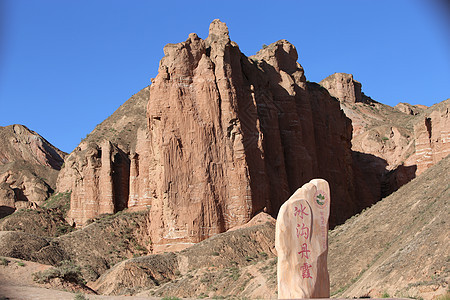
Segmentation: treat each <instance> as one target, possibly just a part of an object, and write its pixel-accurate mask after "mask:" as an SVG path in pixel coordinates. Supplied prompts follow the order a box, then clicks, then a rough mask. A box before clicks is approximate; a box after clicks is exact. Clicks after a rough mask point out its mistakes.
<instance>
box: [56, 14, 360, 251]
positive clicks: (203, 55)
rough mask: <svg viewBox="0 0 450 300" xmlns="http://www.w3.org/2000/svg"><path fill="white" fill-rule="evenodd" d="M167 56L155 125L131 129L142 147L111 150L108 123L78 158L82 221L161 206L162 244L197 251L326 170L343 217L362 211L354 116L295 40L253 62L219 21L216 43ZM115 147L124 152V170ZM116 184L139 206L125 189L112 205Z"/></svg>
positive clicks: (67, 176) (183, 47) (153, 95)
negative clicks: (301, 59)
mask: <svg viewBox="0 0 450 300" xmlns="http://www.w3.org/2000/svg"><path fill="white" fill-rule="evenodd" d="M164 53H165V56H164V58H163V59H162V60H161V63H160V67H159V74H158V76H157V77H156V78H155V79H154V80H153V81H152V85H151V87H150V98H149V101H148V105H147V123H148V125H147V127H146V128H143V127H142V126H141V125H137V126H135V128H139V130H137V129H136V130H134V131H132V133H130V134H129V135H127V136H128V137H133V138H132V139H133V141H134V142H133V145H132V146H129V145H127V144H126V143H124V142H123V140H122V142H121V143H120V141H118V140H117V139H116V140H112V139H108V138H103V140H109V141H110V142H111V144H110V149H112V150H111V151H112V152H110V151H109V150H107V151H104V148H103V147H104V146H103V144H101V143H99V141H98V140H94V139H93V138H92V135H93V134H94V133H95V132H97V135H98V132H100V131H101V132H103V133H109V130H105V129H102V128H104V124H100V125H99V126H98V127H97V128H96V130H95V131H94V132H93V134H91V135H89V136H88V137H87V138H86V140H85V141H84V142H82V143H81V144H80V146H79V148H77V149H76V150H75V151H74V152H73V153H72V154H71V155H70V156H69V158H68V159H67V160H66V167H65V168H64V169H63V170H62V172H61V174H60V176H59V180H58V189H59V190H60V191H66V190H72V207H73V208H72V209H71V212H70V216H71V217H72V218H73V220H74V222H75V223H76V224H78V225H82V224H84V223H85V222H86V221H87V219H88V218H92V217H93V216H95V215H98V214H100V213H102V212H115V211H117V210H120V209H121V208H124V207H128V208H130V209H145V208H150V212H149V214H150V219H151V232H152V242H153V246H154V250H155V251H156V252H157V251H162V250H165V249H166V248H165V247H166V246H167V245H168V246H170V247H171V248H170V249H175V248H177V247H186V245H189V244H192V243H196V242H199V241H201V240H203V239H205V238H207V237H209V236H212V235H215V234H217V233H220V232H223V231H226V230H228V229H230V228H232V227H235V226H238V225H242V224H244V223H246V222H248V221H249V220H250V219H251V217H252V216H254V215H255V214H257V213H258V212H260V211H267V212H268V213H270V214H272V215H276V213H277V212H278V209H279V207H280V206H281V204H282V203H283V202H284V201H285V200H286V199H287V198H288V197H289V195H290V194H292V192H294V191H295V190H296V189H297V188H298V187H300V186H301V185H303V184H304V183H305V182H308V181H309V180H311V179H312V178H315V177H322V178H325V179H326V180H328V181H329V182H330V185H331V189H332V191H333V193H334V195H336V199H338V200H337V201H336V202H335V203H333V205H335V207H334V209H333V207H332V214H331V218H330V220H331V221H330V222H331V224H333V225H334V224H337V223H341V222H343V221H344V220H345V219H346V218H347V217H349V216H351V215H352V214H354V213H355V212H357V211H359V209H361V208H360V207H359V204H358V203H357V202H356V201H354V199H355V191H354V186H353V171H352V166H351V161H352V156H351V151H350V139H351V124H350V120H349V119H348V118H346V117H345V115H344V114H343V112H342V111H341V110H340V109H339V103H338V101H336V100H334V99H333V98H331V97H330V96H329V94H328V93H327V92H326V91H325V90H323V89H321V88H320V86H318V85H317V84H307V82H306V79H305V76H304V73H303V68H302V67H301V66H300V64H298V63H297V51H296V49H295V47H294V46H293V45H292V44H290V43H289V42H287V41H285V40H281V41H278V42H276V43H273V44H271V45H269V46H268V47H267V48H265V49H262V50H261V51H259V52H258V53H257V54H256V55H255V56H252V57H250V58H248V57H246V56H245V55H243V54H242V53H241V52H240V50H239V48H238V46H237V45H236V44H235V43H234V42H232V41H231V40H230V38H229V33H228V29H227V27H226V25H225V24H224V23H222V22H220V21H218V20H215V21H213V22H212V24H211V26H210V33H209V36H208V38H207V39H206V40H202V39H200V38H199V37H198V36H197V35H196V34H191V35H190V36H189V38H188V39H187V40H186V42H183V43H179V44H169V45H167V46H166V47H165V48H164ZM147 93H148V91H147ZM114 115H115V114H114ZM114 115H113V116H111V118H113V117H114ZM144 116H145V115H144ZM114 118H115V119H116V120H122V119H121V118H119V115H116V116H115V117H114ZM105 122H106V121H105ZM108 122H109V121H108ZM130 122H132V123H133V121H132V120H130ZM110 124H111V125H110V126H112V127H113V128H117V127H116V126H115V125H114V123H111V122H110ZM139 124H141V123H139ZM92 143H93V144H92ZM89 144H91V145H92V146H89ZM105 152H109V153H116V154H114V157H116V158H119V157H120V159H119V160H120V161H121V162H123V165H120V166H117V167H119V169H121V170H122V171H121V172H122V173H121V174H122V175H120V176H118V175H117V174H118V172H116V171H115V169H114V168H116V165H117V161H116V160H114V159H112V160H111V161H110V162H108V157H110V158H111V157H113V156H111V155H109V154H107V153H106V154H105ZM119 153H120V154H119ZM117 155H118V156H117ZM76 157H78V158H76ZM127 166H128V167H129V171H128V172H127V171H125V169H126V168H127ZM111 170H112V171H111ZM111 172H112V173H111ZM109 174H111V175H109ZM127 177H128V178H127ZM111 178H112V179H111ZM111 180H116V181H117V182H118V183H120V184H121V185H122V186H123V191H124V192H123V194H122V195H125V194H127V193H126V190H127V186H128V202H126V203H125V200H124V196H121V198H120V199H119V198H117V199H116V196H114V195H116V194H115V192H113V193H112V195H113V197H112V198H113V199H112V201H111V196H110V195H111V193H110V192H107V191H109V190H110V183H109V182H110V181H111ZM84 181H85V182H86V183H82V182H84ZM100 186H101V187H104V189H105V190H104V191H103V190H102V191H100V189H103V188H99V187H100ZM108 189H109V190H108ZM117 202H120V204H118V203H117ZM112 207H114V209H112ZM106 208H108V209H106ZM87 211H89V212H87Z"/></svg>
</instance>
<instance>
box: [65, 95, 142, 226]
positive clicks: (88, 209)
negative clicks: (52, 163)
mask: <svg viewBox="0 0 450 300" xmlns="http://www.w3.org/2000/svg"><path fill="white" fill-rule="evenodd" d="M148 97H149V88H148V87H146V88H144V89H142V90H141V91H139V92H138V93H136V94H135V95H133V96H132V97H131V98H130V99H129V100H128V101H126V102H125V103H124V104H123V105H122V106H121V107H119V109H117V111H116V112H115V113H114V114H113V115H111V116H110V117H109V118H107V119H106V120H105V121H103V122H102V123H101V124H99V125H97V127H96V128H95V129H94V130H93V131H92V132H91V133H90V134H89V135H88V136H87V137H86V138H85V139H84V140H83V141H82V142H81V143H80V145H79V146H78V147H77V148H76V149H75V150H74V151H73V152H72V153H71V154H70V155H69V156H68V157H67V158H66V160H65V164H64V167H63V168H62V169H61V172H60V174H59V176H58V182H57V187H58V191H60V192H65V191H71V192H72V194H71V203H70V207H71V209H70V211H69V215H68V221H70V222H71V223H75V224H76V225H81V224H84V223H86V221H88V220H89V219H92V218H94V217H96V216H98V215H100V214H105V213H115V212H117V211H121V210H123V209H124V208H127V207H133V206H135V205H134V204H133V203H135V201H134V200H133V199H135V198H136V197H139V196H140V195H141V194H140V192H141V191H142V192H144V191H143V189H140V187H139V185H137V183H136V182H135V180H134V179H135V177H136V176H137V174H139V171H141V172H143V171H142V170H139V165H141V168H142V166H143V165H142V162H141V164H139V162H140V160H141V161H142V158H140V155H139V154H137V152H136V149H138V148H142V146H139V145H138V143H140V144H144V145H145V139H146V137H145V135H146V133H145V131H146V127H147V125H146V124H147V122H146V118H145V106H146V104H147V101H148ZM142 129H145V130H144V131H143V130H142ZM138 131H139V132H141V133H139V134H138ZM138 137H140V138H138ZM143 148H144V149H145V146H144V147H143ZM146 151H147V150H142V151H139V153H140V154H145V153H146ZM129 199H130V204H129V203H128V202H129ZM140 204H141V206H137V208H138V209H141V208H146V205H145V204H143V202H142V203H140Z"/></svg>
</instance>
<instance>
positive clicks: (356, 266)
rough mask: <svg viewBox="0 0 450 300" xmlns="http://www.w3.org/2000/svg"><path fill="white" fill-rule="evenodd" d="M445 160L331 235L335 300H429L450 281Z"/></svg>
mask: <svg viewBox="0 0 450 300" xmlns="http://www.w3.org/2000/svg"><path fill="white" fill-rule="evenodd" d="M448 170H450V157H449V156H447V157H446V158H445V159H443V160H442V161H441V162H439V163H438V164H437V165H435V166H433V167H432V168H430V169H428V170H427V171H426V172H425V173H423V174H422V175H420V176H419V177H418V178H416V179H414V180H413V181H411V182H410V183H408V184H407V185H405V186H403V187H402V188H400V189H399V190H398V191H397V192H395V193H393V194H392V195H390V196H389V197H387V198H385V199H383V200H382V201H380V202H378V203H377V204H375V205H374V206H372V207H371V208H369V209H367V210H366V211H364V212H363V213H361V214H360V215H358V216H355V217H353V218H351V219H350V220H348V221H347V222H346V223H345V224H344V225H342V226H339V227H337V228H336V229H335V230H333V231H332V232H331V235H330V251H329V253H330V258H329V270H330V277H331V279H332V293H334V294H335V296H344V297H361V296H364V295H369V296H372V297H377V296H380V295H382V294H383V293H388V294H389V295H391V296H396V297H407V296H414V297H423V298H424V299H431V298H433V296H435V295H437V294H444V293H445V291H446V289H447V288H448V280H449V264H448V260H449V257H450V252H449V248H448V245H449V242H450V241H449V236H448V233H449V232H450V226H449V223H448V219H449V199H450V184H449V183H450V172H449V171H448Z"/></svg>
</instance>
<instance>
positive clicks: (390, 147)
mask: <svg viewBox="0 0 450 300" xmlns="http://www.w3.org/2000/svg"><path fill="white" fill-rule="evenodd" d="M355 82H356V81H355V80H354V79H353V76H352V75H351V74H344V73H335V74H333V75H331V76H329V77H327V78H325V79H324V80H322V81H321V82H320V84H321V85H322V86H324V87H326V88H327V90H328V91H329V93H330V94H331V95H333V96H335V97H337V98H338V99H339V100H340V105H341V108H342V109H343V110H344V112H345V114H346V115H347V116H348V117H349V118H350V119H351V120H352V126H353V137H352V150H353V154H352V157H353V168H354V174H355V186H356V187H357V190H358V191H359V196H360V199H361V201H362V203H361V205H362V206H363V207H367V206H369V205H371V204H373V203H375V202H377V201H379V200H380V199H381V198H383V197H385V196H387V195H389V194H390V193H392V192H394V191H395V190H397V189H398V188H399V187H401V186H402V185H404V184H405V183H407V182H409V181H410V180H411V179H413V178H414V177H415V176H416V175H417V174H416V169H417V166H416V160H415V159H414V158H413V157H414V152H415V150H414V145H415V139H414V129H413V124H414V123H415V122H416V121H417V118H418V117H419V114H420V113H421V112H422V111H423V107H422V106H420V105H419V106H413V105H409V104H407V103H401V104H399V105H397V107H395V108H392V107H390V106H388V105H384V104H381V103H378V102H377V101H374V100H372V99H371V98H370V97H368V96H366V95H364V93H362V92H361V84H359V83H357V84H355ZM355 89H356V91H355ZM353 91H355V92H354V93H353ZM353 95H361V98H360V97H359V96H358V97H356V96H353Z"/></svg>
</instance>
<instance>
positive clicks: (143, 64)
mask: <svg viewBox="0 0 450 300" xmlns="http://www.w3.org/2000/svg"><path fill="white" fill-rule="evenodd" d="M447 8H448V7H446V6H445V5H444V1H442V2H438V1H437V0H436V1H434V0H395V1H392V0H376V1H375V0H342V1H337V0H329V1H322V0H316V1H303V0H297V1H242V0H241V1H234V0H231V1H220V2H219V1H158V2H156V1H139V0H133V1H125V0H123V1H118V0H78V1H74V0H72V1H69V0H0V126H6V125H10V124H24V125H26V126H27V127H29V128H30V129H32V130H35V131H37V132H38V133H39V134H41V135H42V136H44V137H45V138H46V139H47V140H49V141H50V142H51V143H52V144H54V145H55V146H57V147H58V148H60V149H62V150H64V151H66V152H71V151H72V150H73V149H74V148H75V147H76V146H77V145H78V143H79V142H80V140H81V139H82V138H84V137H85V136H86V134H88V133H89V132H90V131H92V130H93V129H94V127H95V126H96V125H97V124H98V123H100V122H102V121H103V120H104V119H105V118H107V117H108V116H109V115H111V114H112V113H113V112H114V111H115V110H116V109H117V108H118V107H119V106H120V105H121V104H122V103H124V102H125V101H126V100H127V99H128V98H129V97H131V96H132V95H133V94H134V93H136V92H138V91H139V90H140V89H142V88H144V87H145V86H147V85H148V84H149V83H150V78H152V77H155V76H156V74H157V70H158V64H159V60H160V59H161V58H162V57H163V50H162V49H163V47H164V45H165V44H167V43H177V42H181V41H185V40H186V38H187V37H188V35H189V33H191V32H196V33H197V34H198V35H199V36H200V37H201V38H206V37H207V34H208V27H209V23H210V22H211V21H212V20H213V19H216V18H219V19H221V20H222V21H224V22H226V23H227V25H228V27H229V29H230V36H231V39H232V40H234V41H235V42H237V43H238V45H239V47H240V49H241V51H242V52H243V53H244V54H246V55H248V56H249V55H252V54H254V53H256V52H257V51H258V50H259V49H260V48H261V46H262V45H263V44H270V43H272V42H275V41H277V40H279V39H287V40H289V41H290V42H291V43H293V44H294V45H295V46H296V48H297V51H298V53H299V62H300V64H301V65H302V66H303V67H304V69H305V75H306V78H307V79H308V80H310V81H316V82H318V81H320V80H322V79H323V78H325V77H327V76H328V75H330V74H332V73H335V72H345V73H351V74H353V75H354V77H355V79H356V80H358V81H360V82H361V83H362V84H363V92H365V93H366V94H367V95H369V96H371V97H372V98H373V99H375V100H377V101H379V102H382V103H385V104H388V105H392V106H393V105H396V104H397V103H398V102H409V103H411V104H425V105H428V106H430V105H432V104H434V103H437V102H440V101H442V100H445V99H447V98H450V40H449V37H450V30H449V28H450V23H449V22H447V21H448V20H449V19H450V18H449V17H450V15H449V14H448V11H446V9H447Z"/></svg>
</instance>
